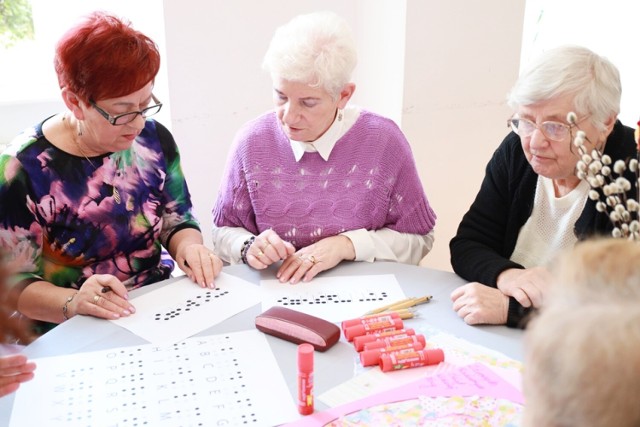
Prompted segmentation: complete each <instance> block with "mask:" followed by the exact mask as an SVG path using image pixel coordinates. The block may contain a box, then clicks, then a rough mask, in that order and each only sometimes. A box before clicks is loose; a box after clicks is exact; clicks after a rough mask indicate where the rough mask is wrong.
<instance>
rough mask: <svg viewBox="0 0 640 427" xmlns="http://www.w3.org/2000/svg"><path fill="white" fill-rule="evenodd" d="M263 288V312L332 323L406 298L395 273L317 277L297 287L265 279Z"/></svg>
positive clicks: (261, 285) (262, 282)
mask: <svg viewBox="0 0 640 427" xmlns="http://www.w3.org/2000/svg"><path fill="white" fill-rule="evenodd" d="M260 287H261V288H262V289H263V290H264V296H263V300H262V310H263V311H264V310H268V309H269V308H271V307H274V306H283V307H287V308H291V309H293V310H297V311H301V312H303V313H307V314H310V315H312V316H316V317H320V318H322V319H325V320H328V321H329V322H333V323H339V322H342V321H343V320H347V319H354V318H356V317H360V316H362V315H363V314H364V313H366V312H367V311H369V310H372V309H374V308H378V307H382V306H383V305H386V304H389V303H392V302H396V301H400V300H403V299H405V298H406V296H405V295H404V292H403V291H402V288H400V284H399V283H398V280H397V279H396V277H395V276H394V275H393V274H380V275H369V276H338V277H316V278H314V279H313V280H311V281H310V282H299V283H296V284H295V285H290V284H288V283H280V282H279V281H278V280H262V281H260Z"/></svg>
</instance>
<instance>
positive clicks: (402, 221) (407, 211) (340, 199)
mask: <svg viewBox="0 0 640 427" xmlns="http://www.w3.org/2000/svg"><path fill="white" fill-rule="evenodd" d="M435 220H436V215H435V213H434V212H433V210H432V209H431V207H430V206H429V202H428V201H427V198H426V196H425V194H424V190H423V188H422V185H421V183H420V179H419V177H418V173H417V171H416V167H415V162H414V160H413V156H412V154H411V148H410V146H409V143H408V142H407V140H406V138H405V137H404V135H403V134H402V132H401V131H400V129H399V128H398V126H397V125H396V124H395V123H394V122H393V121H391V120H389V119H386V118H384V117H381V116H378V115H376V114H373V113H371V112H366V111H363V112H362V113H361V114H360V117H359V118H358V119H357V121H356V122H355V124H354V125H353V126H352V128H351V129H349V130H348V131H347V133H346V134H345V135H344V136H343V137H342V138H340V140H338V142H337V143H336V145H335V147H334V149H333V151H332V152H331V156H330V158H329V160H328V161H324V160H323V159H322V157H321V156H320V155H319V154H318V153H305V154H304V156H303V157H302V159H301V160H300V162H296V161H295V159H294V156H293V151H292V149H291V145H290V142H289V140H288V138H287V137H286V135H285V134H284V133H283V132H282V129H281V127H280V125H279V123H278V122H277V119H276V116H275V114H274V113H272V112H271V113H267V114H264V115H262V116H260V117H258V118H257V119H255V120H253V121H251V122H249V123H247V124H246V125H245V126H244V127H243V128H242V129H241V130H240V131H239V132H238V134H237V136H236V140H235V142H234V145H233V148H232V151H231V154H230V158H229V161H228V163H227V167H226V171H225V176H224V178H223V182H222V186H221V188H220V192H219V194H218V200H217V201H216V204H215V206H214V208H213V221H214V224H215V225H216V226H219V227H221V226H231V227H243V228H245V229H247V230H248V231H250V232H251V233H253V234H256V235H257V234H259V233H260V232H262V231H264V230H266V229H268V228H272V229H273V230H274V231H276V232H277V233H278V235H280V236H281V237H282V238H283V239H285V240H288V241H290V242H291V243H292V244H293V245H294V246H295V247H296V248H302V247H305V246H308V245H310V244H312V243H314V242H316V241H318V240H320V239H323V238H325V237H330V236H334V235H336V234H339V233H342V232H344V231H348V230H355V229H361V228H364V229H367V230H378V229H381V228H385V227H386V228H390V229H393V230H396V231H399V232H403V233H412V234H421V235H424V234H427V233H428V232H429V231H431V230H432V229H433V227H434V225H435Z"/></svg>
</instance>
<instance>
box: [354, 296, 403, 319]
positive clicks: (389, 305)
mask: <svg viewBox="0 0 640 427" xmlns="http://www.w3.org/2000/svg"><path fill="white" fill-rule="evenodd" d="M410 300H411V298H405V299H403V300H400V301H396V302H392V303H391V304H387V305H384V306H382V307H378V308H374V309H373V310H369V311H367V312H366V313H365V315H369V314H377V313H381V312H383V311H385V310H387V309H389V308H390V307H393V306H394V305H398V304H401V303H403V302H406V301H410Z"/></svg>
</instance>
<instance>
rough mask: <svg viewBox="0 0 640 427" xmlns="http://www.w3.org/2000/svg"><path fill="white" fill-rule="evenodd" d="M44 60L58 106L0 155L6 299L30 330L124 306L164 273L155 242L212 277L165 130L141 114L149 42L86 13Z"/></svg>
mask: <svg viewBox="0 0 640 427" xmlns="http://www.w3.org/2000/svg"><path fill="white" fill-rule="evenodd" d="M54 63H55V70H56V72H57V76H58V81H59V84H60V88H61V93H62V98H63V100H64V103H65V105H66V107H67V109H68V110H67V111H65V112H62V113H60V114H57V115H54V116H51V117H49V118H47V119H45V120H44V121H43V122H41V123H39V124H37V125H36V126H34V127H33V128H31V129H27V130H26V131H25V132H24V133H23V134H21V135H19V136H18V137H17V138H16V139H15V140H14V141H13V142H12V143H11V144H10V145H9V147H8V148H7V149H6V150H5V152H4V153H3V154H2V156H1V157H0V242H1V243H2V247H3V249H8V251H9V252H10V253H11V254H12V255H13V257H14V260H13V263H14V265H15V266H16V267H17V269H18V274H17V275H16V276H15V277H14V278H13V283H14V284H13V286H16V287H17V289H18V290H19V291H20V294H19V298H18V299H17V306H16V309H17V310H18V311H19V312H20V313H21V314H22V315H24V316H26V317H28V318H30V319H34V320H36V321H39V322H37V323H36V324H37V325H38V332H43V331H46V330H47V329H48V328H50V327H52V325H51V324H57V323H60V322H63V321H64V320H66V319H68V318H70V317H72V316H75V315H77V314H82V315H90V316H95V317H100V318H105V319H117V318H120V317H123V316H129V315H131V314H133V313H134V311H135V308H134V307H133V306H132V305H131V303H130V302H129V301H128V300H127V299H128V294H127V291H128V290H130V289H133V288H137V287H139V286H143V285H146V284H149V283H153V282H157V281H159V280H163V279H166V278H168V277H170V274H171V270H172V268H173V265H174V262H173V260H172V259H171V258H168V257H164V256H163V253H166V251H165V250H164V249H163V247H164V248H166V249H167V250H168V252H169V254H170V255H171V257H173V259H174V260H176V261H177V262H178V264H179V266H180V267H181V268H182V269H183V270H184V271H185V272H186V274H187V275H188V276H189V277H190V278H191V279H192V280H194V281H195V282H197V283H198V284H199V285H200V286H203V287H205V286H208V287H211V286H213V282H214V278H215V277H216V275H217V274H218V273H219V272H220V270H221V268H222V261H221V260H220V259H219V258H218V257H216V256H215V255H214V254H213V253H212V252H211V251H210V250H209V249H207V247H206V246H204V245H203V239H202V234H201V232H200V229H199V225H198V222H197V221H196V219H195V218H194V216H193V214H192V206H191V201H190V196H189V192H188V188H187V184H186V182H185V179H184V176H183V173H182V170H181V167H180V156H179V154H178V149H177V147H176V144H175V142H174V140H173V137H172V135H171V133H170V132H169V131H168V130H167V129H166V128H165V127H164V126H162V125H161V124H160V123H158V122H156V121H155V120H153V119H150V118H149V117H150V116H152V115H154V114H156V113H157V112H158V111H160V108H161V107H162V104H161V103H160V101H159V100H158V99H157V98H156V97H155V96H154V95H153V93H152V90H153V85H154V79H155V76H156V74H157V72H158V69H159V66H160V55H159V52H158V49H157V47H156V45H155V43H154V42H153V41H152V40H151V39H149V38H148V37H147V36H145V35H144V34H142V33H140V32H138V31H136V30H134V29H133V28H132V27H131V26H130V24H129V23H128V22H126V21H124V20H122V19H119V18H117V17H115V16H112V15H109V14H105V13H93V14H91V15H89V16H88V17H86V19H84V20H83V21H82V22H81V23H79V24H78V25H77V26H75V27H73V28H72V29H70V30H69V31H67V33H66V34H65V35H64V36H63V37H62V38H61V39H60V41H59V42H58V44H57V46H56V55H55V59H54ZM165 258H166V259H165Z"/></svg>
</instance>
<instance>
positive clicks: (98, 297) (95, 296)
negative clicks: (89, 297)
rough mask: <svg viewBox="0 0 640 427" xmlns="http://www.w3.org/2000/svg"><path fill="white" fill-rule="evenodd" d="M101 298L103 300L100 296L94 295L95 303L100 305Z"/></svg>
mask: <svg viewBox="0 0 640 427" xmlns="http://www.w3.org/2000/svg"><path fill="white" fill-rule="evenodd" d="M100 298H102V297H101V296H100V295H94V296H93V303H94V304H96V305H98V301H100Z"/></svg>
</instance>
